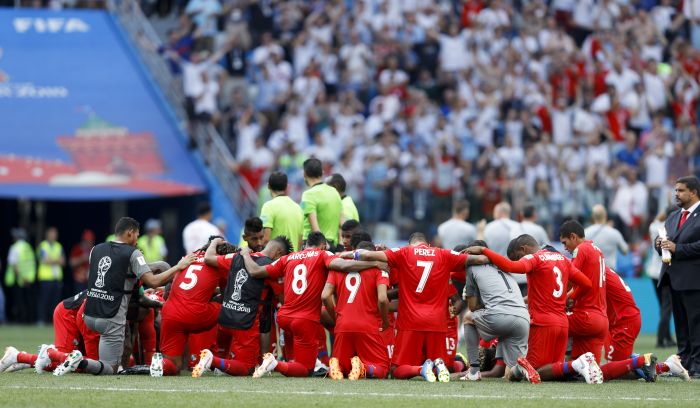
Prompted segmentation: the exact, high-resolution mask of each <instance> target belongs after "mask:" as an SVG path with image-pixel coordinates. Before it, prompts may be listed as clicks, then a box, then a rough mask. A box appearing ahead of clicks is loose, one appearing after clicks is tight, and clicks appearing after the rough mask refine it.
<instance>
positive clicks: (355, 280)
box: [326, 268, 391, 378]
mask: <svg viewBox="0 0 700 408" xmlns="http://www.w3.org/2000/svg"><path fill="white" fill-rule="evenodd" d="M326 283H327V284H330V285H333V286H334V287H335V294H336V298H337V303H336V315H337V317H336V323H335V329H334V333H335V340H334V342H333V356H334V357H336V358H338V361H339V363H340V368H341V370H342V371H343V374H345V375H347V374H348V373H349V372H350V370H351V368H352V367H351V365H350V360H351V359H352V358H353V357H354V356H358V357H360V360H362V363H363V364H364V365H365V373H366V375H367V377H370V378H385V377H386V375H387V374H388V370H389V355H388V352H387V349H386V344H385V343H384V339H383V338H382V335H381V333H380V332H379V327H381V316H380V314H379V310H378V296H377V287H378V286H379V285H385V286H387V287H388V286H389V274H388V273H386V272H382V271H380V270H379V269H376V268H374V269H368V270H365V271H362V272H361V273H358V272H355V273H348V274H345V273H341V272H333V271H331V272H330V273H329V274H328V279H327V281H326ZM387 330H391V328H387Z"/></svg>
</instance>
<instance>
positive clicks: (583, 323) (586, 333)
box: [559, 220, 608, 364]
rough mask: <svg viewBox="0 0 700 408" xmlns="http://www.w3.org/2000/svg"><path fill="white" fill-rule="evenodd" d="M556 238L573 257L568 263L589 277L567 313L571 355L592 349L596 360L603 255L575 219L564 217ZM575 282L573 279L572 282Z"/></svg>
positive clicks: (601, 328)
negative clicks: (569, 312)
mask: <svg viewBox="0 0 700 408" xmlns="http://www.w3.org/2000/svg"><path fill="white" fill-rule="evenodd" d="M559 239H560V241H561V243H562V245H564V247H565V248H566V250H567V251H569V252H570V253H571V255H572V257H573V259H572V260H571V263H572V264H573V265H574V266H575V267H576V269H578V270H580V271H581V272H582V273H583V274H584V275H586V277H587V278H588V279H589V280H590V281H591V283H592V284H593V286H592V287H591V289H590V290H588V291H586V292H585V293H582V295H581V298H580V299H577V300H576V301H575V304H574V305H573V313H571V314H569V335H570V336H571V337H572V338H573V344H572V346H571V357H572V358H576V357H578V356H580V355H582V354H583V353H586V352H589V351H590V352H592V353H593V355H594V356H595V360H596V362H597V363H598V364H600V358H601V355H602V351H603V345H604V343H605V338H606V337H607V333H608V317H607V313H606V309H607V306H606V302H605V259H604V257H603V252H602V251H601V250H600V249H599V248H598V247H596V246H595V245H593V241H590V240H587V239H586V238H585V233H584V230H583V226H582V225H581V224H579V223H578V222H577V221H574V220H569V221H565V222H564V223H563V224H562V225H561V227H560V228H559ZM574 283H575V282H574Z"/></svg>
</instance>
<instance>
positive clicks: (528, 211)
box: [523, 204, 537, 218]
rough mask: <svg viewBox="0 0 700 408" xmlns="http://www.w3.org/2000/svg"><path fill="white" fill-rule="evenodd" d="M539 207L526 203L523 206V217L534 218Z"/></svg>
mask: <svg viewBox="0 0 700 408" xmlns="http://www.w3.org/2000/svg"><path fill="white" fill-rule="evenodd" d="M536 211H537V209H536V208H535V206H534V205H533V204H525V206H524V207H523V218H532V217H534V216H535V212H536Z"/></svg>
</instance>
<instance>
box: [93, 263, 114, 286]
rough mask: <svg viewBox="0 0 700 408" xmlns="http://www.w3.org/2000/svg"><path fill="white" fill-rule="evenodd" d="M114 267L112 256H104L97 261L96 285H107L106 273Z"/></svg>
mask: <svg viewBox="0 0 700 408" xmlns="http://www.w3.org/2000/svg"><path fill="white" fill-rule="evenodd" d="M111 267H112V258H110V257H108V256H103V257H102V258H100V261H99V262H98V263H97V280H96V281H95V286H97V287H98V288H102V287H104V286H105V275H106V274H107V272H108V271H109V268H111Z"/></svg>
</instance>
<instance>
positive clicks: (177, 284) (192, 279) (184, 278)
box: [164, 253, 235, 313]
mask: <svg viewBox="0 0 700 408" xmlns="http://www.w3.org/2000/svg"><path fill="white" fill-rule="evenodd" d="M196 255H197V259H196V260H195V261H194V262H193V263H192V264H191V265H190V266H189V267H187V269H186V270H185V271H184V272H180V273H178V274H177V276H176V277H175V279H174V280H173V284H172V287H171V289H170V295H169V296H168V300H167V302H165V306H164V307H166V308H171V307H177V308H178V309H179V311H184V310H187V311H191V312H193V313H197V311H198V308H199V307H200V306H201V305H203V304H207V303H209V301H210V300H211V297H212V296H213V295H214V291H215V289H216V288H217V286H219V280H220V278H222V277H223V276H225V271H224V272H220V271H219V270H218V269H216V268H211V267H209V266H207V265H206V264H205V263H204V258H203V256H204V254H203V253H198V254H196ZM229 255H230V256H235V254H229Z"/></svg>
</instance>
